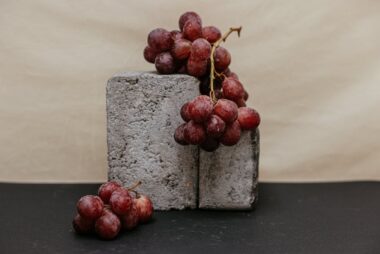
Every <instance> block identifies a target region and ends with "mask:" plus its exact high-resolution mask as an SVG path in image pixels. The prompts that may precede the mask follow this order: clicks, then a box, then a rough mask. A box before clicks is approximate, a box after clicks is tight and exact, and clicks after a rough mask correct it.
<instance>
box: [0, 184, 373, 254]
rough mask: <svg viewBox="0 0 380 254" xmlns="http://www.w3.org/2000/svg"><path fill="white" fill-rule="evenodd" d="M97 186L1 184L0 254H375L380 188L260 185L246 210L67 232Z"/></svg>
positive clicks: (160, 215) (171, 215)
mask: <svg viewBox="0 0 380 254" xmlns="http://www.w3.org/2000/svg"><path fill="white" fill-rule="evenodd" d="M97 187H98V185H97V184H76V185H75V184H74V185H64V184H48V185H47V184H45V185H40V184H38V185H31V184H6V183H2V184H0V202H1V210H0V211H1V212H0V226H1V228H0V253H1V254H8V253H20V254H21V253H23V254H28V253H39V254H41V253H86V254H90V253H107V254H108V253H208V254H210V253H219V254H221V253H271V254H273V253H344V254H347V253H380V182H356V183H324V184H270V183H264V184H260V195H259V203H258V207H257V208H256V209H255V210H254V211H252V212H236V211H231V212H228V211H223V212H222V211H201V210H196V211H170V212H157V213H156V214H155V220H154V221H152V222H151V223H149V224H147V225H142V226H140V227H139V228H138V229H137V230H135V231H133V232H129V233H125V234H122V235H121V236H120V237H118V238H117V239H115V240H113V241H102V240H99V239H97V238H96V237H85V236H78V235H76V234H75V233H73V231H72V229H71V219H72V216H73V215H74V212H75V203H76V201H77V199H78V198H79V197H80V196H82V195H85V194H93V193H95V192H96V189H97Z"/></svg>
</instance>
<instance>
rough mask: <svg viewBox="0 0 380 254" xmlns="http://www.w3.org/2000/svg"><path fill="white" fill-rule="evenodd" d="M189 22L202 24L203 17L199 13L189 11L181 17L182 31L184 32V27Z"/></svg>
mask: <svg viewBox="0 0 380 254" xmlns="http://www.w3.org/2000/svg"><path fill="white" fill-rule="evenodd" d="M188 20H195V21H197V22H199V23H200V24H202V20H201V17H200V16H199V15H198V14H197V13H195V12H193V11H188V12H185V13H184V14H182V15H181V17H180V18H179V21H178V25H179V29H180V30H181V31H183V26H184V25H185V23H186V22H187V21H188Z"/></svg>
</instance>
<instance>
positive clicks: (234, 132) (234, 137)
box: [220, 120, 241, 146]
mask: <svg viewBox="0 0 380 254" xmlns="http://www.w3.org/2000/svg"><path fill="white" fill-rule="evenodd" d="M240 135H241V129H240V125H239V122H238V121H237V120H236V121H235V122H233V123H232V124H230V125H227V126H226V130H225V132H224V134H223V136H222V137H221V138H220V143H222V144H223V145H225V146H233V145H235V144H237V143H238V142H239V140H240Z"/></svg>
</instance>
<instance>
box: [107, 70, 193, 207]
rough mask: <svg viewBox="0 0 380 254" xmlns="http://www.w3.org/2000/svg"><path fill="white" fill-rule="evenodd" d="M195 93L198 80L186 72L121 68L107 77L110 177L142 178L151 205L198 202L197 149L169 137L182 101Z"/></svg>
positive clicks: (126, 181)
mask: <svg viewBox="0 0 380 254" xmlns="http://www.w3.org/2000/svg"><path fill="white" fill-rule="evenodd" d="M197 95H199V81H198V80H197V79H196V78H193V77H190V76H187V75H158V74H156V73H147V72H125V73H121V74H117V75H115V76H114V77H113V78H111V79H110V80H109V81H108V84H107V141H108V163H109V174H108V176H109V179H110V180H118V181H121V182H122V183H123V184H124V185H125V186H130V185H132V184H133V183H134V182H136V181H139V180H141V181H142V185H141V186H140V187H139V188H138V191H139V192H141V193H143V194H147V195H149V197H150V198H151V199H152V201H153V203H154V208H155V209H156V210H169V209H184V208H196V206H197V194H198V159H199V157H198V156H199V149H198V147H197V146H182V145H179V144H177V143H176V142H175V141H174V138H173V134H174V131H175V129H176V127H177V126H178V125H179V124H180V123H182V119H181V116H180V108H181V106H182V105H183V104H184V103H185V102H187V101H189V100H191V99H193V98H194V97H195V96H197Z"/></svg>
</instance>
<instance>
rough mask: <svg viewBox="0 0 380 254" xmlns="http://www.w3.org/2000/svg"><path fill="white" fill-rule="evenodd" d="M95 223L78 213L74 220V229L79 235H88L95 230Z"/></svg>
mask: <svg viewBox="0 0 380 254" xmlns="http://www.w3.org/2000/svg"><path fill="white" fill-rule="evenodd" d="M94 225H95V222H94V221H93V220H90V219H86V218H83V217H82V216H80V214H79V213H78V214H77V215H76V216H75V217H74V219H73V228H74V230H75V232H77V233H78V234H88V233H91V232H92V231H93V230H94Z"/></svg>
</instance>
